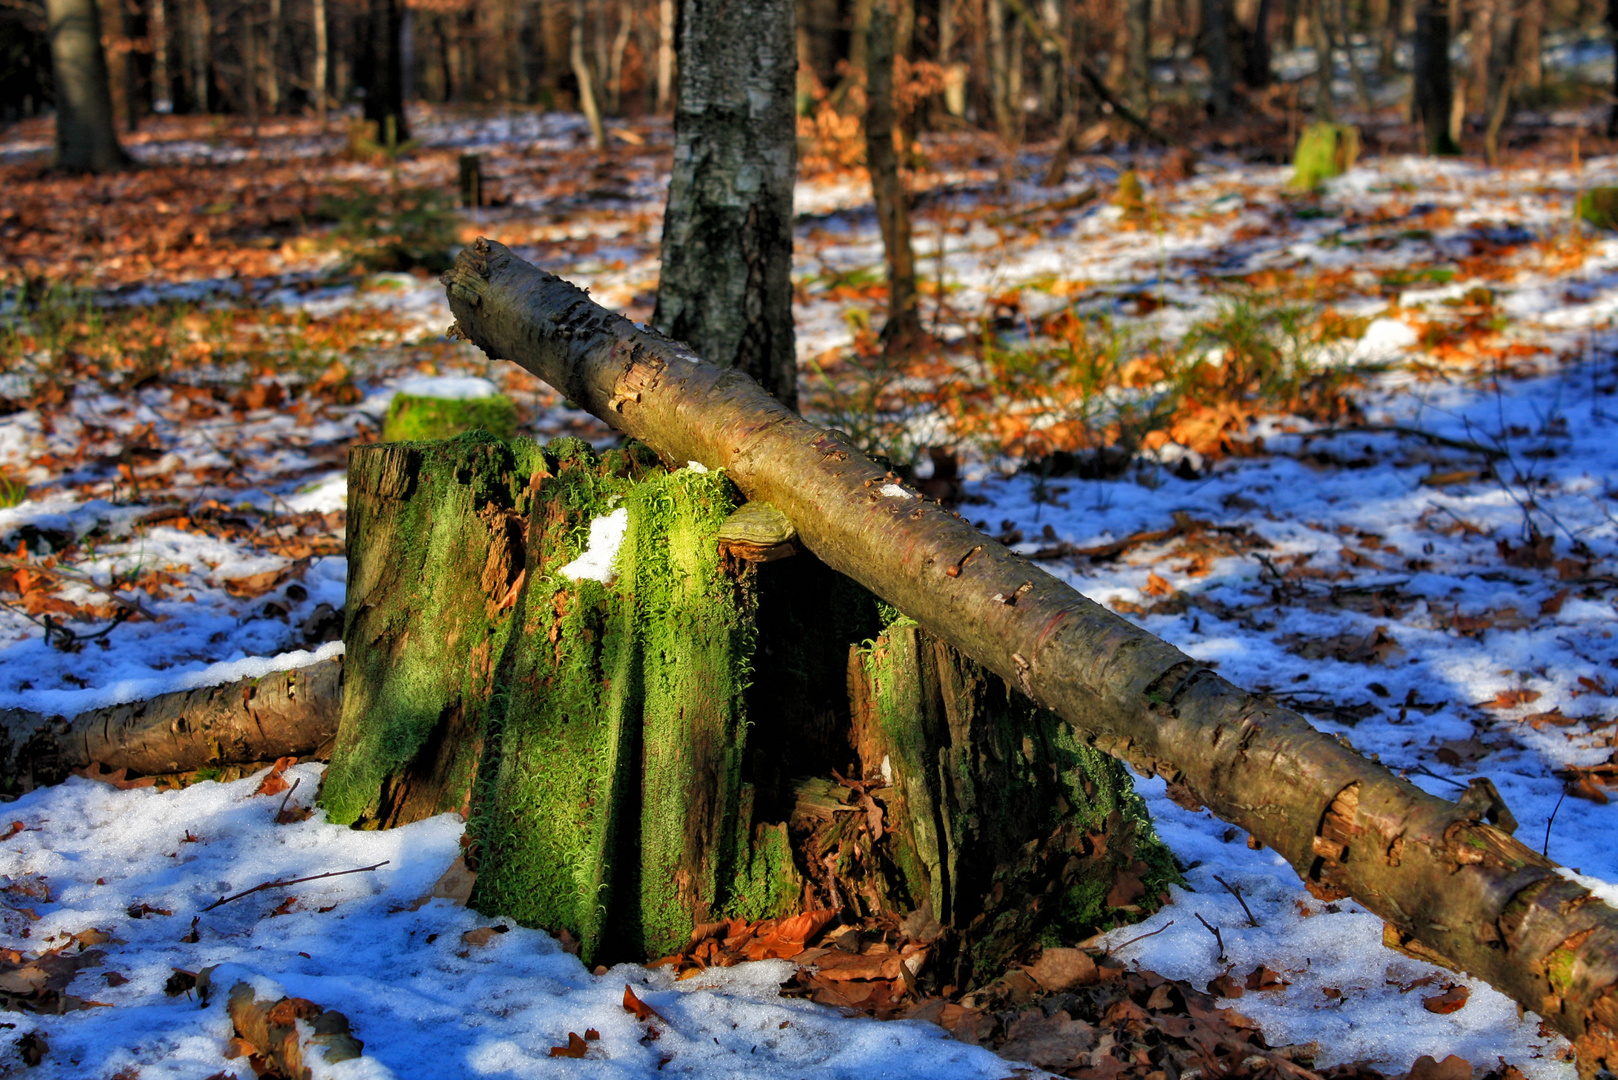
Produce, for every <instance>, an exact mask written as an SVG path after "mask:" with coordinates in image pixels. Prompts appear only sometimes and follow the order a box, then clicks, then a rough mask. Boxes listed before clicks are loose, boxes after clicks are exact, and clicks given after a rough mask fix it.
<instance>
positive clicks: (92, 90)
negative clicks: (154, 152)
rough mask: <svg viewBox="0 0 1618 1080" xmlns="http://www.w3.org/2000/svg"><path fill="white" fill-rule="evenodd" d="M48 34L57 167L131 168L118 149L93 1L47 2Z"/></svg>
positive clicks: (83, 169) (78, 169) (88, 169)
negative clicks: (54, 98)
mask: <svg viewBox="0 0 1618 1080" xmlns="http://www.w3.org/2000/svg"><path fill="white" fill-rule="evenodd" d="M45 15H46V22H47V27H48V29H47V33H49V34H50V39H51V73H52V78H53V79H54V80H55V82H56V166H57V168H59V169H66V170H68V171H69V172H97V173H99V172H113V171H115V170H118V169H123V168H127V167H128V166H129V165H130V164H131V162H130V160H129V155H127V154H125V153H124V149H123V147H121V146H119V145H118V129H117V121H116V120H115V119H114V118H113V111H112V88H111V83H110V81H109V79H108V77H107V57H106V54H105V53H103V52H102V51H101V17H100V14H99V13H98V12H97V10H96V0H48V3H47V4H46V6H45Z"/></svg>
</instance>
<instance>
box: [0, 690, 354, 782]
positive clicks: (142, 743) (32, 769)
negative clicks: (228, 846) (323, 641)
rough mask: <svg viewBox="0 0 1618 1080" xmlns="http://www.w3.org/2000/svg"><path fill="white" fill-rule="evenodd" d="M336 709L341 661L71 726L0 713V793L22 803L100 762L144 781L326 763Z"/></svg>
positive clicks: (115, 708)
mask: <svg viewBox="0 0 1618 1080" xmlns="http://www.w3.org/2000/svg"><path fill="white" fill-rule="evenodd" d="M342 703H343V666H342V663H341V660H340V659H333V660H329V661H321V662H319V663H316V664H312V665H310V666H309V667H302V668H291V669H289V670H286V671H276V672H271V673H270V674H268V675H265V676H263V677H262V678H252V679H241V680H238V681H236V682H230V683H225V684H223V685H221V686H204V687H197V688H196V689H192V690H177V691H174V692H173V693H168V694H160V695H158V696H157V697H154V698H148V699H146V700H145V701H131V702H126V703H125V704H122V705H110V706H107V707H105V708H100V709H90V710H88V711H86V712H82V713H79V714H77V715H76V716H73V717H71V718H69V717H65V716H52V715H47V714H45V713H37V712H31V711H28V710H26V709H6V710H3V711H0V792H4V793H5V794H8V795H19V794H22V793H23V792H27V791H32V790H33V789H34V788H36V787H42V786H44V785H46V784H54V783H58V782H60V781H61V780H63V779H65V778H66V777H67V776H68V774H69V773H71V772H73V771H74V770H76V769H83V768H85V767H86V766H88V765H90V764H91V763H92V762H99V763H100V764H101V765H103V766H105V767H106V768H107V769H111V770H114V771H116V770H118V769H127V770H128V771H129V772H130V773H132V774H136V775H142V776H167V775H172V774H174V773H185V772H191V771H194V770H196V769H201V768H205V767H210V766H222V765H246V764H253V763H257V762H266V761H274V760H276V759H277V758H282V757H299V758H311V757H315V758H323V757H325V756H327V754H328V753H329V748H330V745H331V742H332V740H333V739H334V738H335V737H336V735H337V724H338V721H339V719H340V718H341V713H342Z"/></svg>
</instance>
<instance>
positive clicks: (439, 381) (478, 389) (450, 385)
mask: <svg viewBox="0 0 1618 1080" xmlns="http://www.w3.org/2000/svg"><path fill="white" fill-rule="evenodd" d="M395 389H396V392H398V393H400V394H405V395H407V396H409V397H426V398H443V399H446V400H449V401H470V400H474V399H477V398H486V397H494V396H495V395H496V394H498V393H500V388H499V387H497V386H495V385H494V383H492V382H490V381H489V380H488V379H479V378H476V377H475V376H470V375H433V376H427V377H424V378H419V379H406V380H404V381H403V382H401V383H400V384H399V385H398V386H397V387H396V388H395Z"/></svg>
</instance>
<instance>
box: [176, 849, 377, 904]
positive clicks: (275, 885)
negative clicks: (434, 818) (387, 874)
mask: <svg viewBox="0 0 1618 1080" xmlns="http://www.w3.org/2000/svg"><path fill="white" fill-rule="evenodd" d="M392 861H393V860H392V859H383V860H382V861H381V862H379V863H376V864H374V865H372V866H357V867H355V868H354V869H352V870H332V871H329V872H327V873H324V874H311V875H309V876H308V877H298V878H286V879H285V880H283V881H266V882H264V883H263V884H262V885H254V886H253V887H252V888H251V889H244V890H243V891H241V892H239V893H237V894H236V895H235V896H221V897H220V898H219V899H217V900H215V901H214V902H213V903H211V904H209V905H208V906H207V907H205V908H203V909H202V910H203V911H212V910H213V909H214V908H216V907H219V906H220V905H221V904H228V903H230V902H231V901H232V900H240V899H241V898H242V897H244V896H251V895H253V894H254V893H256V892H263V891H264V890H265V889H284V888H286V887H287V886H288V885H301V884H303V883H304V882H305V881H319V880H320V879H321V878H329V877H342V876H343V875H344V874H363V873H365V872H366V871H368V870H375V869H376V868H377V867H378V866H386V865H388V863H390V862H392Z"/></svg>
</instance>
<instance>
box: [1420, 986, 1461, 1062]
mask: <svg viewBox="0 0 1618 1080" xmlns="http://www.w3.org/2000/svg"><path fill="white" fill-rule="evenodd" d="M1468 996H1470V991H1468V990H1467V988H1466V987H1464V986H1452V987H1450V988H1449V989H1448V990H1446V991H1444V992H1443V993H1442V994H1434V995H1433V996H1432V997H1426V998H1422V999H1421V1007H1422V1008H1424V1009H1426V1010H1427V1011H1428V1012H1430V1013H1452V1012H1455V1011H1456V1010H1457V1009H1459V1008H1461V1007H1462V1006H1464V1005H1465V1004H1466V999H1467V997H1468ZM1467 1068H1468V1075H1471V1073H1470V1068H1471V1066H1468V1067H1467Z"/></svg>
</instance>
